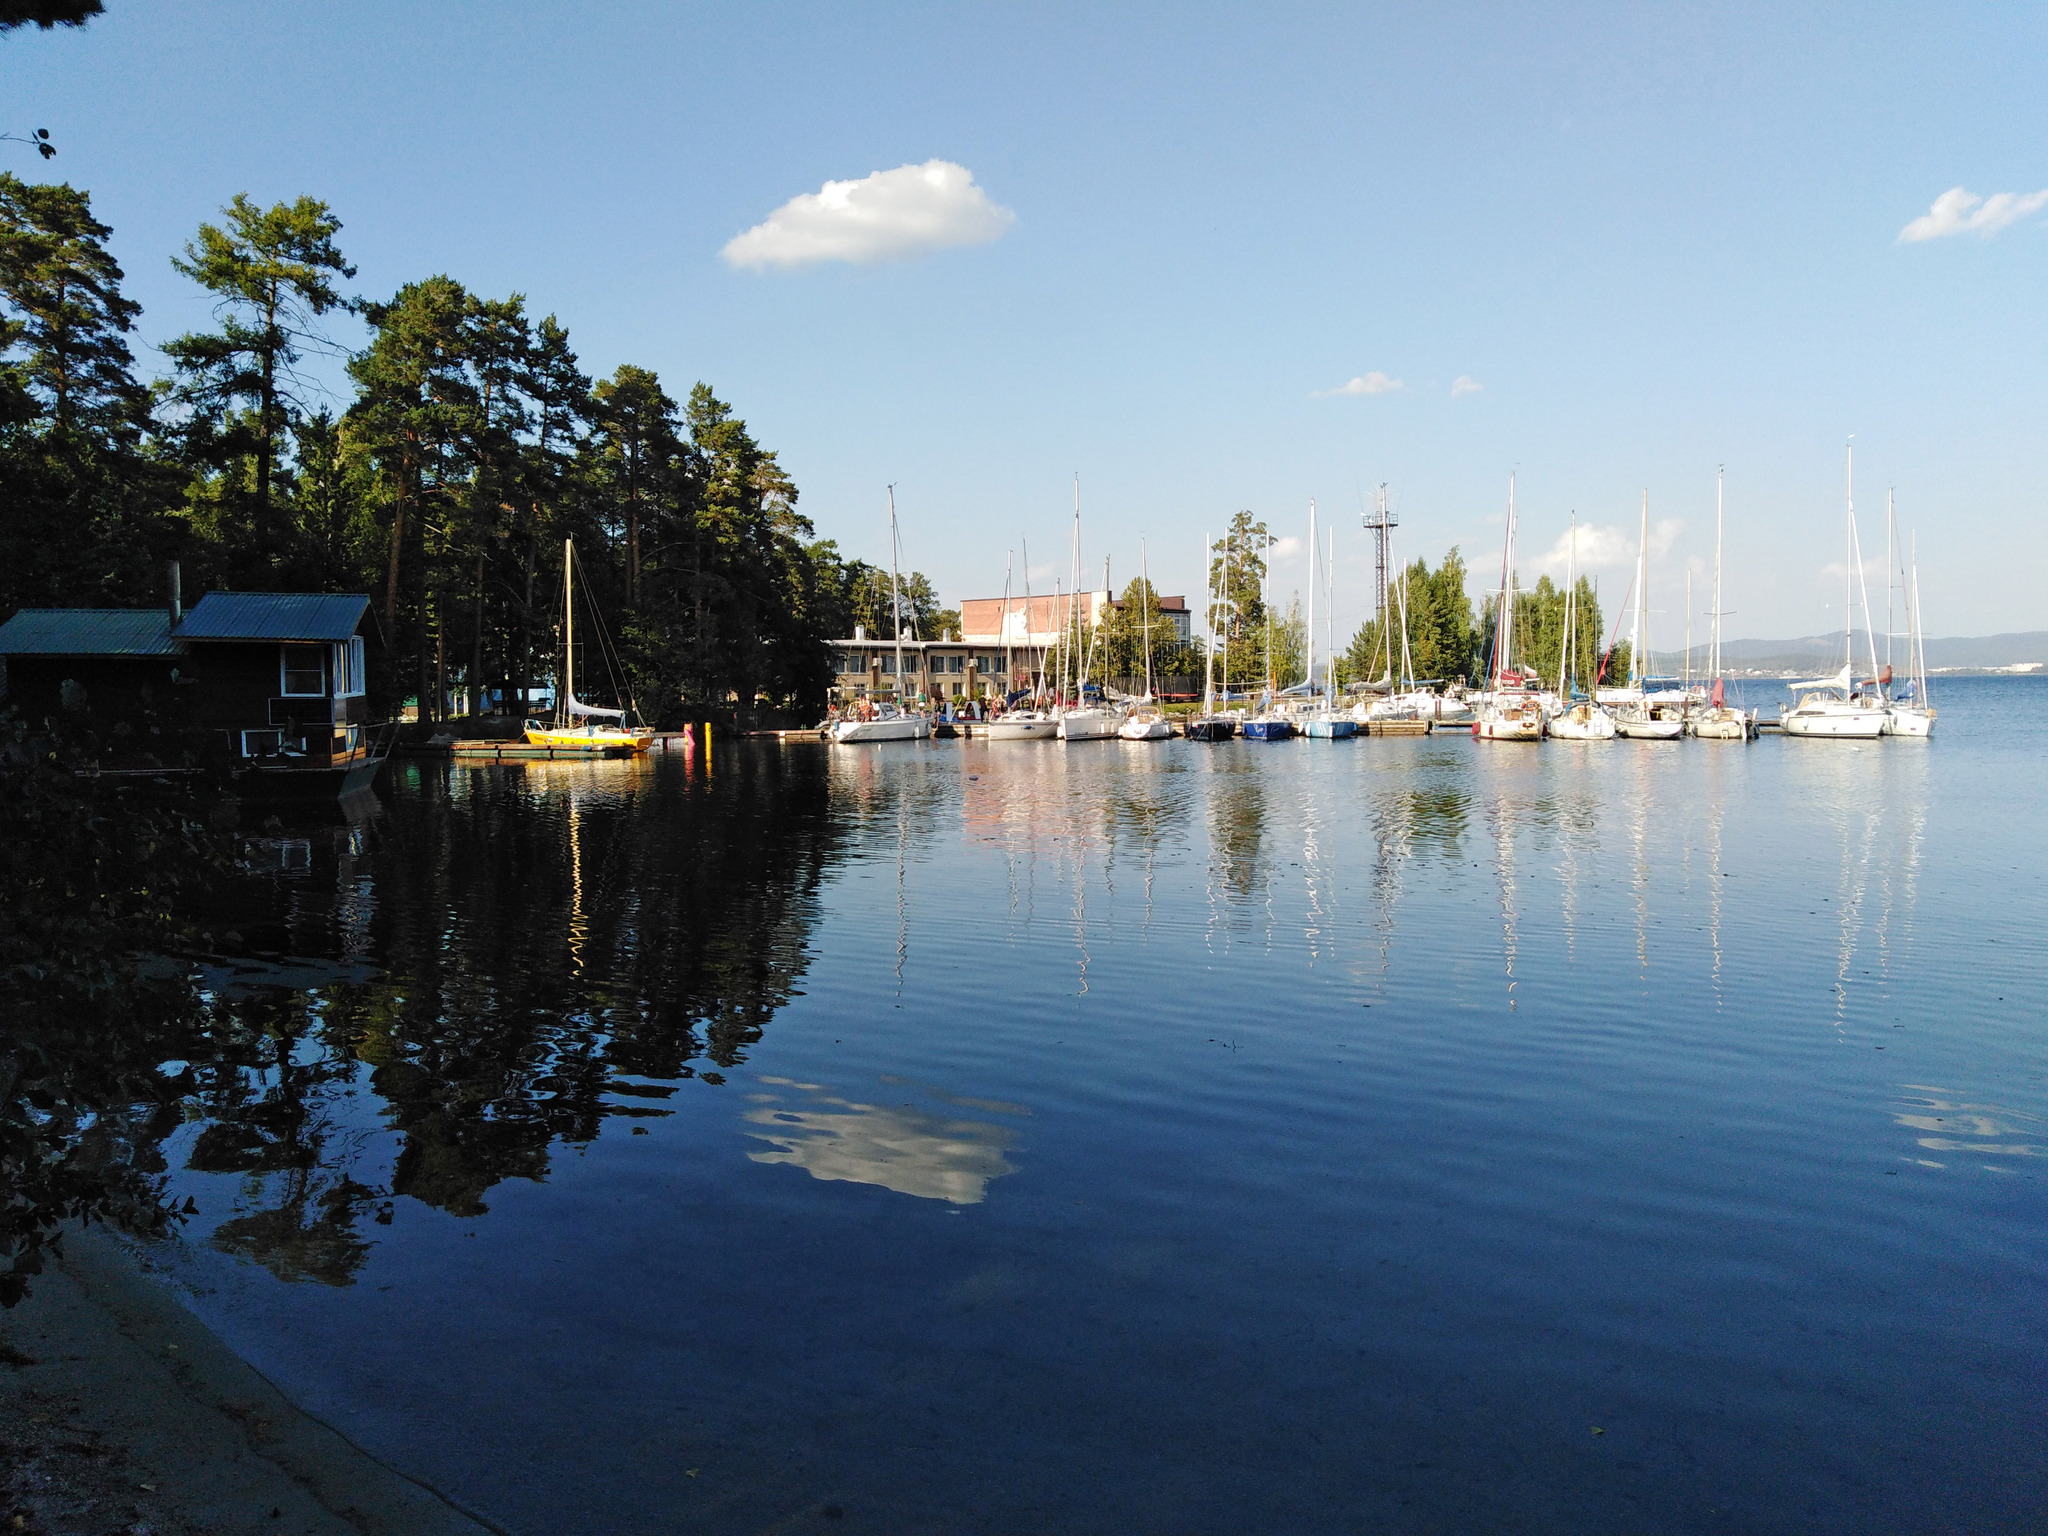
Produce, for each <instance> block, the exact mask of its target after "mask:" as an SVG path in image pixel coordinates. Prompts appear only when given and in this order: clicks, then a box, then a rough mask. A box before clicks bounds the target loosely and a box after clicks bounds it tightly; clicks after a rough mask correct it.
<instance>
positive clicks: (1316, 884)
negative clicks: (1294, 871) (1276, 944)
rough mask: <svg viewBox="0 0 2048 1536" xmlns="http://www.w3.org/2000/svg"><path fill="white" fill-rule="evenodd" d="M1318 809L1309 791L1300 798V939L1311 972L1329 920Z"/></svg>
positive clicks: (1317, 957)
mask: <svg viewBox="0 0 2048 1536" xmlns="http://www.w3.org/2000/svg"><path fill="white" fill-rule="evenodd" d="M1320 809H1321V807H1320V805H1319V804H1318V802H1317V800H1316V796H1315V792H1314V791H1313V790H1310V791H1308V792H1307V794H1306V795H1305V797H1304V803H1303V805H1302V815H1301V873H1302V879H1303V882H1304V883H1305V884H1306V886H1307V894H1308V912H1307V918H1308V926H1307V927H1306V928H1304V929H1303V930H1302V937H1303V938H1304V939H1306V940H1307V941H1308V963H1309V968H1310V969H1311V970H1313V969H1314V968H1315V963H1316V961H1317V960H1318V959H1320V958H1321V956H1322V938H1323V920H1324V918H1325V917H1327V916H1329V915H1330V914H1329V911H1328V909H1327V908H1326V906H1325V902H1324V895H1325V892H1324V874H1325V871H1324V869H1323V846H1322V834H1321V827H1320V818H1319V817H1318V815H1317V812H1318V811H1319V810H1320Z"/></svg>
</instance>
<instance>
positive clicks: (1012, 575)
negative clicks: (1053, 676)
mask: <svg viewBox="0 0 2048 1536" xmlns="http://www.w3.org/2000/svg"><path fill="white" fill-rule="evenodd" d="M1016 574H1017V561H1016V557H1015V556H1014V555H1005V556H1004V557H1003V694H1004V696H1005V697H1008V695H1009V692H1010V678H1011V676H1012V675H1013V674H1014V673H1015V672H1016V669H1017V658H1016V655H1015V647H1014V646H1013V645H1012V644H1011V640H1010V583H1011V582H1012V581H1013V580H1015V579H1016Z"/></svg>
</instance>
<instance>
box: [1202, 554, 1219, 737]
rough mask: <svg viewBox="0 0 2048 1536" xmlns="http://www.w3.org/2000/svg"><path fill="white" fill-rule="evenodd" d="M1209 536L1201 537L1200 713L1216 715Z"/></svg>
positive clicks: (1213, 591)
mask: <svg viewBox="0 0 2048 1536" xmlns="http://www.w3.org/2000/svg"><path fill="white" fill-rule="evenodd" d="M1212 548H1213V546H1212V545H1211V544H1210V541H1209V535H1208V534H1206V533H1205V534H1203V535H1202V713H1203V714H1205V715H1213V714H1215V713H1216V571H1215V568H1214V567H1213V566H1212V565H1211V564H1210V559H1211V554H1210V551H1211V549H1212Z"/></svg>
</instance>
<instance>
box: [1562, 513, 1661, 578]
mask: <svg viewBox="0 0 2048 1536" xmlns="http://www.w3.org/2000/svg"><path fill="white" fill-rule="evenodd" d="M1684 529H1685V523H1684V521H1683V520H1682V519H1680V518H1676V517H1667V518H1662V519H1660V520H1658V521H1657V522H1654V523H1652V524H1650V559H1651V560H1652V561H1653V562H1655V561H1658V560H1661V559H1663V558H1664V557H1665V556H1666V555H1668V554H1670V553H1671V546H1672V545H1673V544H1675V543H1677V542H1678V535H1679V534H1680V533H1681V532H1683V531H1684ZM1640 532H1641V530H1640V528H1639V527H1638V525H1636V524H1633V523H1630V524H1620V523H1616V524H1612V525H1610V526H1608V527H1605V528H1602V527H1600V526H1598V525H1597V524H1593V523H1581V524H1579V570H1580V571H1581V572H1592V571H1611V570H1629V569H1632V568H1633V567H1634V565H1635V563H1636V555H1637V551H1638V550H1639V549H1640V547H1641V546H1640V545H1639V544H1638V543H1637V538H1638V535H1639V534H1640ZM1571 547H1572V535H1571V530H1570V529H1569V528H1567V529H1566V530H1565V531H1564V532H1563V533H1560V534H1559V535H1558V536H1557V542H1556V543H1555V544H1553V545H1551V546H1550V548H1548V549H1546V550H1545V551H1544V552H1543V553H1542V555H1541V556H1539V557H1538V558H1537V561H1536V569H1537V570H1538V571H1539V572H1548V573H1549V574H1551V575H1553V576H1562V575H1563V574H1564V572H1565V567H1566V564H1567V562H1568V560H1569V558H1570V555H1571ZM1656 577H1657V572H1656V569H1655V567H1654V564H1653V566H1652V568H1651V571H1650V579H1651V582H1652V584H1653V585H1654V584H1655V582H1656Z"/></svg>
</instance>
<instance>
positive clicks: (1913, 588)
mask: <svg viewBox="0 0 2048 1536" xmlns="http://www.w3.org/2000/svg"><path fill="white" fill-rule="evenodd" d="M1886 502H1887V511H1888V513H1889V515H1890V517H1891V523H1892V530H1893V531H1892V534H1891V535H1890V536H1889V537H1888V538H1887V540H1886V542H1887V543H1896V542H1897V537H1898V535H1897V530H1898V513H1897V510H1896V508H1895V507H1893V506H1892V505H1891V499H1890V497H1887V498H1886ZM1885 563H1886V564H1887V565H1889V564H1890V563H1891V562H1890V561H1889V560H1887V561H1886V562H1885ZM1901 574H1902V575H1904V573H1901ZM1886 579H1887V582H1889V579H1890V578H1889V576H1887V578H1886ZM1903 584H1904V586H1905V589H1906V591H1905V598H1906V691H1905V692H1904V693H1903V694H1899V695H1897V696H1895V697H1892V698H1890V699H1887V701H1886V703H1885V718H1884V733H1885V735H1887V736H1918V737H1921V738H1923V739H1924V738H1926V737H1929V736H1932V735H1933V734H1934V714H1935V711H1934V705H1933V704H1932V703H1931V702H1930V701H1929V699H1928V697H1927V632H1926V630H1924V629H1922V628H1921V627H1920V540H1919V536H1918V535H1915V536H1914V539H1913V556H1912V572H1911V575H1910V577H1908V578H1907V579H1906V580H1905V581H1904V583H1903ZM1885 607H1886V609H1887V611H1889V609H1890V607H1891V599H1890V597H1889V596H1887V597H1886V599H1885ZM1885 628H1886V631H1887V633H1886V634H1885V639H1884V644H1885V652H1886V662H1885V672H1886V673H1887V674H1889V673H1890V672H1891V662H1890V652H1891V644H1892V639H1891V634H1890V633H1889V631H1890V628H1891V624H1890V619H1889V617H1887V619H1886V624H1885ZM1886 687H1887V688H1889V687H1890V683H1889V681H1887V683H1886Z"/></svg>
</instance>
